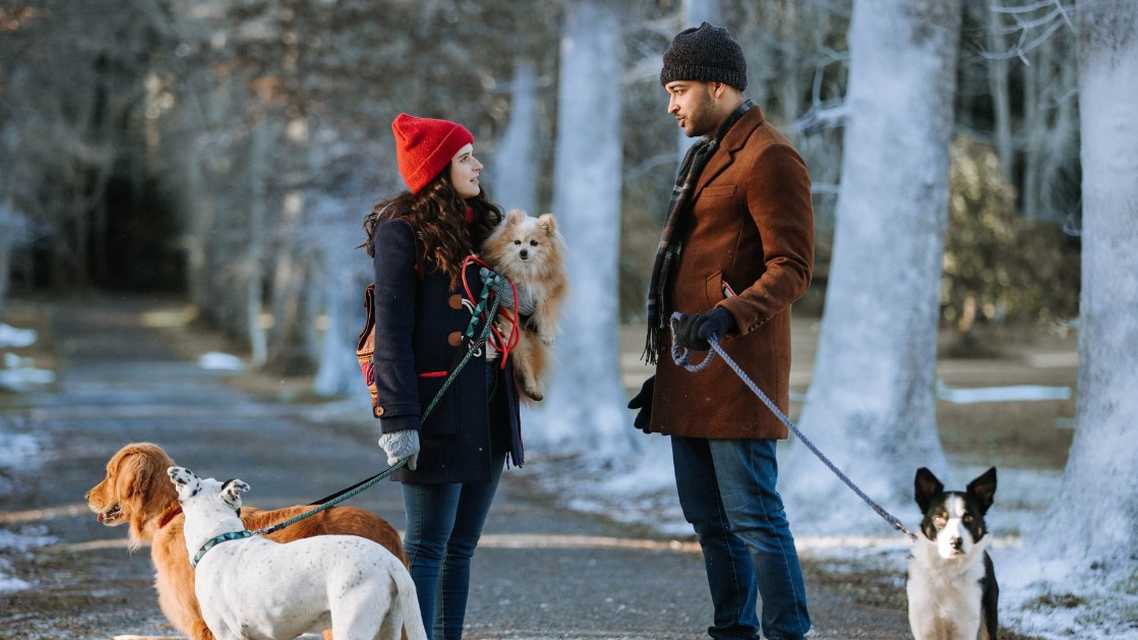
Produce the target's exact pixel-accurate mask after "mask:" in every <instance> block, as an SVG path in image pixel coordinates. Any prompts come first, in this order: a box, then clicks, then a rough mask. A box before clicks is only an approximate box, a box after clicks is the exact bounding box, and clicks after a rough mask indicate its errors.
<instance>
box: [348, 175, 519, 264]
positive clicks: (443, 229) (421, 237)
mask: <svg viewBox="0 0 1138 640" xmlns="http://www.w3.org/2000/svg"><path fill="white" fill-rule="evenodd" d="M468 206H469V207H472V208H473V209H474V223H473V224H471V225H469V226H468V225H467V224H466V207H468ZM394 218H403V219H404V220H406V221H407V222H409V223H411V228H412V229H414V230H415V240H416V242H415V245H416V256H417V264H416V270H417V271H419V272H420V273H422V272H423V271H424V267H425V268H426V269H425V270H436V271H441V272H443V273H445V274H447V276H448V277H449V278H450V281H451V286H454V285H456V284H457V283H458V279H459V278H460V277H461V275H462V261H463V260H464V259H465V258H466V256H468V255H470V254H471V253H476V252H477V251H478V249H479V248H480V247H481V246H482V242H483V241H484V240H485V239H486V237H487V236H489V235H490V232H491V231H493V229H494V227H495V226H497V224H498V222H499V221H500V220H501V219H502V210H501V209H500V208H498V206H497V205H495V204H493V203H492V202H490V200H489V199H487V197H486V192H485V191H482V192H480V193H479V194H478V195H477V196H475V197H473V198H470V199H468V200H463V199H462V197H461V196H459V195H458V192H457V191H455V190H454V186H453V185H452V184H451V182H450V177H449V176H448V175H447V172H446V171H443V172H442V173H441V174H439V176H438V177H436V178H435V179H434V180H432V181H431V182H430V183H429V184H428V185H427V186H426V187H424V188H423V189H422V190H421V191H420V192H419V193H411V192H409V191H404V192H402V193H400V194H398V195H396V196H394V197H391V198H388V199H386V200H380V201H379V202H377V203H376V204H375V206H374V207H372V210H371V213H369V214H368V215H367V217H366V218H364V231H366V232H367V242H366V243H365V244H364V245H363V246H364V248H365V249H366V250H367V254H368V255H369V256H373V257H374V255H375V228H376V226H377V225H378V224H379V222H380V221H381V220H391V219H394Z"/></svg>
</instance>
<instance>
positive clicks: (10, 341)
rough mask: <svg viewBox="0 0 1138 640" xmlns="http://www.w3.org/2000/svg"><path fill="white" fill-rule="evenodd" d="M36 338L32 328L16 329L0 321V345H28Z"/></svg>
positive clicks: (33, 342)
mask: <svg viewBox="0 0 1138 640" xmlns="http://www.w3.org/2000/svg"><path fill="white" fill-rule="evenodd" d="M36 338H37V336H36V332H35V330H34V329H17V328H16V327H13V326H12V325H10V324H4V323H3V322H0V347H30V346H32V345H33V344H35V342H36Z"/></svg>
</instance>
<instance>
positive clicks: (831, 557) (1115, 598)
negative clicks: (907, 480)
mask: <svg viewBox="0 0 1138 640" xmlns="http://www.w3.org/2000/svg"><path fill="white" fill-rule="evenodd" d="M643 442H644V443H645V444H644V448H643V450H642V451H640V452H636V453H632V452H630V453H629V456H628V457H627V458H624V459H617V460H607V461H606V460H599V459H595V458H588V457H587V456H558V457H547V456H535V457H536V460H535V464H534V467H535V468H538V467H540V468H541V469H542V471H541V473H535V474H533V475H532V476H531V477H532V478H533V481H534V482H537V483H538V484H539V485H541V486H542V487H543V488H544V489H545V490H547V491H548V492H549V493H550V494H551V495H556V496H559V499H560V501H561V503H562V504H563V505H565V506H567V507H569V508H571V509H574V510H579V511H584V512H590V513H598V514H602V515H604V516H606V517H608V518H612V519H615V520H617V521H620V522H625V523H629V524H637V525H642V526H645V527H648V528H650V529H651V530H653V531H655V532H656V533H657V534H659V535H662V536H674V537H685V538H686V537H690V536H692V530H691V526H690V525H689V524H688V523H687V522H685V521H684V518H683V514H682V512H681V511H680V506H679V501H678V498H677V496H676V490H675V482H674V479H673V477H672V473H673V472H672V462H671V455H670V449H669V446H668V441H667V439H665V438H662V437H659V436H651V437H645V438H644V441H643ZM985 470H986V467H979V466H968V465H955V466H953V467H952V468H951V469H950V470H949V472H948V473H947V474H945V476H946V477H942V478H941V480H942V481H943V482H944V483H945V486H946V487H947V488H949V489H962V488H963V487H964V485H965V484H967V483H968V481H970V480H971V479H972V478H975V477H976V476H978V475H980V474H981V473H983V472H984V471H985ZM998 471H999V487H998V489H997V491H996V501H995V505H994V506H993V507H992V510H991V511H990V512H989V513H988V517H987V521H988V526H989V527H990V529H991V536H992V541H991V543H990V544H991V547H990V553H991V555H992V559H993V561H994V562H995V564H996V574H997V577H998V579H999V582H1000V587H1001V596H1000V597H1001V604H1000V615H1001V621H1002V624H1003V625H1004V626H1007V627H1010V628H1013V629H1015V630H1017V631H1019V632H1021V633H1025V634H1030V635H1033V636H1038V637H1042V638H1047V639H1048V640H1052V639H1054V640H1060V639H1063V640H1068V639H1070V638H1081V639H1090V640H1106V639H1108V638H1109V639H1110V640H1122V639H1129V640H1138V622H1135V621H1138V562H1134V563H1131V566H1130V567H1129V568H1128V569H1124V571H1123V574H1125V571H1129V572H1130V574H1129V575H1113V576H1106V575H1100V574H1098V573H1096V572H1094V571H1083V572H1081V577H1078V578H1076V577H1075V575H1076V568H1074V567H1072V566H1070V565H1069V564H1068V563H1066V562H1064V561H1063V560H1062V559H1060V560H1058V561H1052V562H1040V561H1039V559H1038V558H1036V557H1035V556H1034V555H1033V547H1032V544H1031V536H1032V533H1033V532H1035V531H1038V529H1039V520H1040V518H1041V517H1042V516H1043V515H1044V514H1045V513H1046V510H1047V508H1048V506H1049V501H1050V500H1051V499H1052V497H1053V496H1055V495H1056V493H1057V492H1058V489H1059V486H1060V482H1061V479H1062V473H1061V472H1060V471H1054V470H1049V471H1041V470H1037V469H1021V468H1003V469H999V470H998ZM833 500H834V504H835V508H838V509H845V510H860V509H868V507H867V506H866V505H865V504H864V503H862V502H861V500H860V499H859V498H858V497H857V496H856V495H854V494H853V492H846V493H845V495H835V496H833ZM896 515H898V516H899V517H900V518H901V519H902V520H903V521H904V522H905V524H906V526H909V527H910V528H911V529H916V528H917V527H918V526H919V524H920V517H919V515H918V513H917V507H916V505H915V504H914V505H912V508H911V509H909V510H907V511H905V512H902V513H898V514H896ZM789 517H790V521H791V525H792V527H795V528H796V530H808V529H809V527H808V526H804V523H800V522H796V521H795V517H794V513H790V514H789ZM795 538H796V542H797V544H798V550H799V554H800V555H801V556H802V557H803V558H804V559H806V560H808V561H813V562H817V563H820V564H821V566H822V567H823V569H825V570H826V571H828V572H831V573H862V572H867V571H870V572H879V573H882V574H885V575H891V576H892V580H891V581H890V583H889V586H891V587H893V588H896V589H899V590H903V589H904V585H905V572H906V564H907V559H908V545H909V543H908V541H907V540H906V539H905V538H904V537H903V536H901V535H899V534H896V533H894V532H893V531H892V530H891V529H890V528H889V527H888V526H887V525H886V524H885V523H884V522H882V523H881V526H880V527H879V528H877V529H874V530H869V531H866V532H864V535H856V536H827V535H825V534H824V533H823V532H810V533H801V534H799V535H796V536H795Z"/></svg>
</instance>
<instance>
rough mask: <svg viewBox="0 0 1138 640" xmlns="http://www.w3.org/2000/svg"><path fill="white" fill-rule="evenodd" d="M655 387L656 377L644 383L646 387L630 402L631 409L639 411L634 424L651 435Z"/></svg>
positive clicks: (641, 388)
mask: <svg viewBox="0 0 1138 640" xmlns="http://www.w3.org/2000/svg"><path fill="white" fill-rule="evenodd" d="M655 385H656V376H652V377H651V378H648V379H647V380H645V381H644V386H642V387H640V393H638V394H636V395H635V396H634V397H633V398H632V400H629V401H628V408H629V409H639V411H637V412H636V419H635V420H634V421H633V424H634V425H636V428H637V429H640V430H641V431H643V432H644V433H651V432H650V431H649V428H650V427H651V426H652V388H653V387H654V386H655Z"/></svg>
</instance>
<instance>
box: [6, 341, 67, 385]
mask: <svg viewBox="0 0 1138 640" xmlns="http://www.w3.org/2000/svg"><path fill="white" fill-rule="evenodd" d="M0 326H7V325H0ZM53 382H55V372H53V371H50V370H48V369H37V368H36V366H35V360H34V359H32V358H25V357H21V356H18V355H16V354H14V353H5V354H4V366H3V368H0V389H9V390H12V391H28V390H30V389H33V388H35V387H36V386H39V385H45V384H51V383H53Z"/></svg>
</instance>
